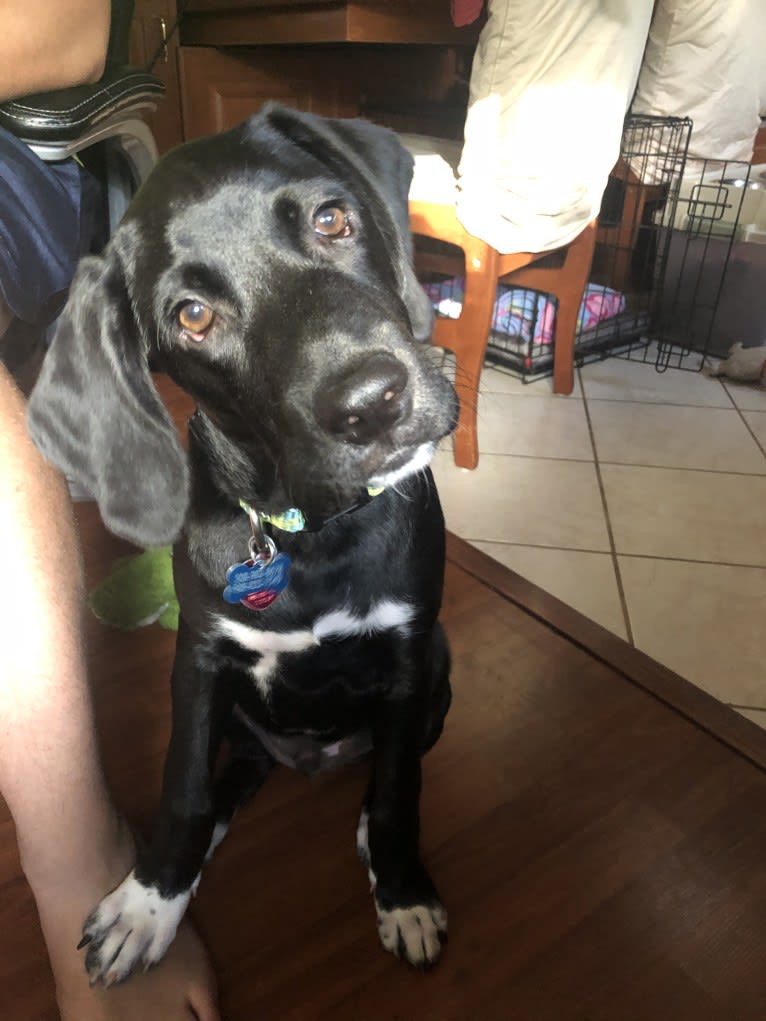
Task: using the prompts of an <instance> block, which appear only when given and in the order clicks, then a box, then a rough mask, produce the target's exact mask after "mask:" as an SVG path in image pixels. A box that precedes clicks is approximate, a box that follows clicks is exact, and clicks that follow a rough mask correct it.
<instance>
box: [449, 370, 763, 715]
mask: <svg viewBox="0 0 766 1021" xmlns="http://www.w3.org/2000/svg"><path fill="white" fill-rule="evenodd" d="M478 414H479V447H480V451H481V458H480V463H479V467H478V468H477V469H476V470H475V471H473V472H471V471H466V470H463V469H459V468H456V467H455V465H454V462H453V461H452V454H451V449H449V448H444V449H442V450H440V451H439V452H438V453H437V455H436V458H435V462H434V472H435V475H436V478H437V482H438V483H439V489H440V492H441V496H442V502H443V504H444V510H445V516H446V519H447V526H448V527H449V528H451V529H452V531H454V532H456V533H457V534H458V535H460V536H462V537H463V538H465V539H467V540H469V541H470V542H472V543H474V544H475V545H476V546H478V547H479V548H480V549H482V550H484V551H485V552H486V553H488V554H489V555H490V556H492V557H494V558H496V559H497V560H499V561H501V562H502V563H504V564H506V565H507V566H508V567H510V568H512V569H513V570H515V571H517V572H518V573H519V574H522V575H524V576H525V577H527V578H529V579H530V580H531V581H533V582H535V583H536V584H538V585H540V586H541V587H542V588H544V589H547V590H548V591H549V592H551V593H553V594H554V595H555V596H557V597H558V598H560V599H562V600H564V601H565V602H567V603H569V604H570V605H572V606H574V607H575V608H576V609H578V610H579V611H581V612H582V613H584V614H586V615H587V616H588V617H591V618H592V619H593V620H596V621H598V622H599V623H600V624H602V625H603V626H604V627H607V628H609V629H610V630H611V631H613V632H615V633H616V634H618V635H620V636H621V637H623V638H625V639H627V640H628V641H629V642H632V643H633V644H634V645H636V646H637V647H638V648H640V649H641V650H643V651H644V652H646V653H648V654H649V655H650V656H652V657H653V658H655V659H657V660H659V661H660V662H661V663H664V664H665V665H666V666H668V667H670V668H672V669H673V670H675V671H676V672H677V673H679V674H681V675H682V676H684V677H686V678H687V679H688V680H690V681H692V682H693V683H695V684H697V685H699V686H700V687H701V688H704V689H705V690H706V691H708V692H710V693H711V694H713V695H715V696H716V697H717V698H719V699H721V700H722V701H725V702H727V703H728V704H730V705H732V706H734V707H735V708H736V709H738V710H739V711H740V712H742V713H743V714H744V715H746V716H748V717H749V718H750V719H753V720H755V721H756V722H757V723H759V724H761V725H762V726H764V727H766V642H764V622H765V621H766V389H759V388H757V387H754V386H751V385H744V384H741V385H739V384H733V383H729V382H727V383H724V382H722V381H719V380H717V379H710V378H708V377H706V376H704V375H702V374H701V373H693V372H686V371H683V370H679V369H668V370H667V371H666V372H664V373H658V372H657V371H656V370H655V368H654V365H653V364H645V363H643V362H638V361H629V360H626V359H622V358H610V359H608V360H606V361H603V362H599V363H595V364H592V365H587V366H585V367H584V368H582V369H581V370H579V373H578V379H577V385H576V387H575V391H574V393H573V394H572V395H571V396H570V397H557V396H554V395H553V393H552V391H551V381H550V380H541V381H539V382H536V383H532V384H529V385H525V384H523V383H522V382H520V381H519V380H517V379H515V378H514V377H512V376H510V375H508V374H507V373H505V372H503V371H501V370H498V369H494V368H489V367H487V368H485V370H484V373H483V376H482V392H481V395H480V398H479V409H478Z"/></svg>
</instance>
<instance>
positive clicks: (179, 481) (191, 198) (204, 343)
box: [29, 106, 456, 545]
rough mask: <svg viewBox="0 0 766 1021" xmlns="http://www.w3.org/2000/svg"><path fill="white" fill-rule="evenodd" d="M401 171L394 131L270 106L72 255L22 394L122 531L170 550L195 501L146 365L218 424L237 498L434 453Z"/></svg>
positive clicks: (440, 395) (432, 398)
mask: <svg viewBox="0 0 766 1021" xmlns="http://www.w3.org/2000/svg"><path fill="white" fill-rule="evenodd" d="M411 174H412V161H411V158H410V156H409V155H408V154H407V152H406V151H405V150H404V149H403V148H402V147H401V145H400V144H399V143H398V141H397V139H396V137H395V136H394V135H393V134H392V133H391V132H389V131H387V130H386V129H383V128H379V127H376V126H374V125H371V124H368V123H366V122H363V121H342V120H326V119H323V118H319V117H315V116H312V115H310V114H305V113H297V112H295V111H290V110H287V109H284V108H281V107H277V106H269V107H267V108H265V109H264V110H263V111H262V112H261V113H260V114H258V115H257V116H255V117H253V118H251V119H250V120H248V121H246V122H245V123H244V124H242V125H240V126H239V127H238V128H236V129H234V130H233V131H230V132H227V133H226V134H223V135H220V136H217V137H211V138H206V139H202V140H200V141H198V142H193V143H190V144H188V145H185V146H182V147H181V148H179V149H177V150H175V151H173V152H172V153H170V154H169V155H168V156H166V157H165V158H164V159H163V160H162V161H161V162H160V164H159V165H158V167H157V168H156V169H155V170H154V172H153V173H152V175H151V176H150V178H149V180H148V181H147V182H146V183H145V185H144V186H143V188H142V189H141V191H140V192H139V194H138V196H137V197H136V199H135V200H134V202H133V204H132V206H131V208H130V210H129V211H128V214H127V216H126V218H125V220H124V222H123V224H122V225H121V226H120V228H119V230H118V231H117V232H116V234H115V235H114V237H113V238H112V240H111V242H110V243H109V245H108V247H107V249H106V250H105V252H104V254H103V255H101V256H98V257H89V258H87V259H85V260H84V261H83V263H82V264H81V266H80V268H79V270H78V273H77V275H76V277H75V280H74V283H73V285H72V289H71V293H70V298H69V301H68V304H67V306H66V309H65V311H64V314H63V316H62V320H61V322H60V324H59V327H58V330H57V333H56V336H55V338H54V341H53V344H52V346H51V349H50V351H49V353H48V355H47V357H46V360H45V364H44V366H43V370H42V373H41V376H40V380H39V382H38V385H37V387H36V388H35V391H34V393H33V395H32V398H31V401H30V413H29V414H30V428H31V432H32V435H33V437H34V439H35V441H36V442H37V444H38V445H39V446H40V448H41V449H42V450H43V452H44V453H45V454H46V455H47V456H48V457H49V458H50V459H51V460H52V461H54V462H56V463H57V464H58V465H59V466H60V467H62V468H63V469H64V470H66V471H67V472H68V473H69V474H70V475H73V476H74V477H75V478H77V479H78V480H80V481H81V482H82V483H83V484H84V485H86V486H87V487H88V488H89V489H90V491H91V492H92V493H93V494H94V496H95V497H96V499H97V500H98V502H99V505H100V509H101V513H102V516H103V518H104V521H105V523H106V524H107V525H108V526H109V527H110V528H111V529H112V530H113V531H114V532H116V533H117V534H119V535H123V536H125V537H126V538H129V539H132V540H133V541H135V542H138V543H140V544H143V545H152V544H159V543H165V542H168V541H171V540H172V539H174V538H175V537H176V536H177V534H178V533H179V531H180V529H181V526H182V524H183V520H184V516H185V513H186V509H187V503H188V494H187V490H188V468H187V464H186V457H185V454H184V452H183V450H182V448H181V446H180V444H179V442H178V438H177V435H176V432H175V429H174V427H173V425H172V423H171V421H170V419H169V417H168V415H167V413H166V412H165V410H164V408H163V407H162V404H161V402H160V400H159V398H158V396H157V393H156V391H155V389H154V386H153V384H152V381H151V375H150V371H149V367H150V365H151V366H152V367H153V368H159V369H161V370H163V371H165V372H167V373H168V374H169V375H170V376H171V377H172V378H173V379H174V380H175V381H176V382H177V383H178V384H179V385H180V386H181V387H182V388H183V389H184V390H186V391H187V392H188V393H189V394H190V395H191V396H192V397H193V398H194V400H195V401H196V402H197V405H198V407H199V408H200V410H201V412H202V414H203V416H204V417H205V420H206V421H208V422H210V423H212V425H213V432H214V433H215V435H217V436H219V437H220V438H221V446H220V448H218V449H219V452H222V451H225V452H226V455H227V456H228V455H230V456H231V462H232V471H235V470H236V471H237V472H238V473H239V476H240V478H241V483H240V487H239V488H240V489H244V490H245V491H244V492H240V494H239V495H240V496H241V498H243V499H249V498H253V497H254V496H257V498H258V499H260V500H261V501H262V502H264V501H265V502H266V503H267V504H268V503H272V504H280V503H281V505H282V508H284V507H285V506H299V507H302V508H304V509H306V508H308V509H309V511H312V510H313V511H317V512H318V511H322V510H324V511H326V512H328V513H333V512H334V511H336V510H338V509H340V507H341V506H343V504H344V501H345V502H346V503H347V502H348V500H349V498H353V496H358V495H359V493H360V491H361V490H362V489H363V488H364V487H365V486H367V485H370V484H371V485H375V484H386V483H387V482H391V481H396V479H397V478H399V477H401V476H402V475H404V474H406V473H408V472H409V471H412V470H415V469H416V468H417V467H418V466H422V464H423V463H425V462H426V461H427V459H428V456H430V452H431V450H432V445H433V444H434V442H435V441H437V440H438V439H439V438H440V437H441V436H443V435H445V434H446V433H447V432H449V430H450V429H451V428H452V427H453V426H454V420H455V414H456V399H455V396H454V392H453V391H452V388H451V387H450V386H449V384H447V382H446V380H445V379H444V378H443V377H442V375H441V374H440V373H439V372H438V371H437V370H436V368H435V367H434V366H433V363H432V361H431V359H429V358H428V357H427V348H424V346H423V345H420V344H418V343H416V342H417V341H422V340H425V339H427V338H428V336H429V334H430V330H431V325H432V313H431V309H430V305H429V302H428V300H427V298H426V296H425V294H424V293H423V291H422V289H421V288H420V286H419V285H418V282H417V280H416V279H415V276H414V274H413V270H412V264H411V256H412V251H411V239H410V234H409V226H408V216H407V192H408V188H409V183H410V178H411ZM222 456H223V455H222ZM235 466H236V467H235ZM243 466H244V467H243ZM222 467H223V470H225V469H226V466H225V465H223V466H222ZM248 476H249V477H248Z"/></svg>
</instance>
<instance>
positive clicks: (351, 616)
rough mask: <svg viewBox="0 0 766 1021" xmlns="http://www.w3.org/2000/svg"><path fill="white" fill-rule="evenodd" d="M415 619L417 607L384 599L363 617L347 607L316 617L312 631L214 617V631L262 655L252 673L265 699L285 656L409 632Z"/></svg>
mask: <svg viewBox="0 0 766 1021" xmlns="http://www.w3.org/2000/svg"><path fill="white" fill-rule="evenodd" d="M414 616H415V607H414V606H412V605H411V604H410V603H406V602H404V601H402V600H398V599H382V600H381V601H380V602H379V603H375V604H374V605H373V606H371V607H370V609H369V611H368V612H367V613H366V614H364V615H363V616H362V615H360V614H357V613H354V612H353V611H352V610H350V609H349V608H348V607H347V606H342V607H339V608H338V609H337V610H331V611H330V612H329V613H323V614H322V615H321V616H320V617H317V618H316V620H315V621H314V623H313V625H312V626H311V629H310V630H309V629H305V630H301V631H263V630H262V629H260V628H255V627H250V626H249V625H247V624H242V623H240V622H239V621H236V620H228V619H227V618H226V617H215V618H214V619H213V630H214V632H215V633H216V634H219V635H221V636H222V637H224V638H230V639H231V640H232V641H234V642H236V643H237V645H240V646H241V647H242V648H243V649H248V650H249V651H250V652H257V653H258V654H259V655H260V657H261V658H260V659H259V660H258V662H257V663H256V664H255V666H254V667H252V668H251V674H252V676H253V680H254V681H255V684H256V687H257V688H258V690H259V691H260V693H261V694H262V695H264V696H266V695H267V694H268V690H269V685H270V683H271V680H272V678H273V676H274V672H275V671H276V667H277V664H278V662H279V656H280V655H281V654H282V653H286V652H288V653H289V652H292V653H296V652H307V651H308V650H309V649H312V648H316V647H317V646H319V645H321V644H322V642H323V641H329V640H332V639H333V638H350V637H352V636H353V635H371V634H375V633H376V632H380V631H392V630H400V631H404V632H405V633H406V630H407V628H408V626H409V624H410V621H411V620H412V618H413V617H414Z"/></svg>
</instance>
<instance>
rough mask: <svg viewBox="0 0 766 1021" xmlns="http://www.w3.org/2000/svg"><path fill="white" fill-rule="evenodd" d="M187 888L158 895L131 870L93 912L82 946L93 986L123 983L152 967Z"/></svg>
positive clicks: (166, 942) (178, 916) (169, 935)
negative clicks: (139, 970)
mask: <svg viewBox="0 0 766 1021" xmlns="http://www.w3.org/2000/svg"><path fill="white" fill-rule="evenodd" d="M189 898H190V893H182V894H179V895H178V896H176V897H170V898H168V897H162V896H161V895H160V893H159V892H158V890H157V889H156V888H155V887H153V886H144V884H143V883H140V882H139V881H138V880H137V879H136V878H135V876H134V874H133V873H132V872H131V873H130V875H128V876H127V877H126V878H125V879H124V880H123V882H122V883H121V884H120V885H119V886H118V887H117V889H116V890H113V891H112V892H111V893H110V894H108V895H107V896H106V897H104V899H103V900H102V901H101V903H100V904H99V905H98V907H97V908H96V909H95V910H94V911H93V912H91V914H90V915H89V916H88V918H87V919H86V921H85V925H84V926H83V938H82V941H81V943H80V946H83V947H86V948H87V949H86V952H85V968H86V970H87V972H88V977H89V979H90V983H91V985H95V984H96V983H97V982H102V983H103V984H104V985H105V986H110V985H114V983H116V982H122V981H123V980H124V979H126V978H127V977H128V976H129V975H130V974H131V973H132V972H133V971H135V970H136V968H138V967H142V968H144V969H146V968H150V967H151V966H152V965H153V964H157V962H158V961H160V960H161V959H162V957H163V956H164V954H165V951H166V950H167V948H168V947H169V946H170V944H171V942H172V941H173V937H174V936H175V934H176V929H177V928H178V923H179V922H180V921H181V918H182V917H183V914H184V912H185V910H186V906H187V904H188V903H189Z"/></svg>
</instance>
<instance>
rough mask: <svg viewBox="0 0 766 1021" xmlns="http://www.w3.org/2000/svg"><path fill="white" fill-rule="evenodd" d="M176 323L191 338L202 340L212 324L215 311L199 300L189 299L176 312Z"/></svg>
mask: <svg viewBox="0 0 766 1021" xmlns="http://www.w3.org/2000/svg"><path fill="white" fill-rule="evenodd" d="M176 317H177V319H178V325H179V326H180V327H181V329H182V330H183V331H184V333H185V334H186V335H187V336H189V337H190V338H191V339H192V340H204V338H205V336H206V334H207V332H208V330H209V329H210V327H211V326H212V325H213V320H214V319H215V312H214V311H213V310H212V308H210V307H209V306H208V305H203V304H202V302H201V301H189V302H187V303H186V304H185V305H182V306H181V308H179V310H178V312H177V313H176Z"/></svg>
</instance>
